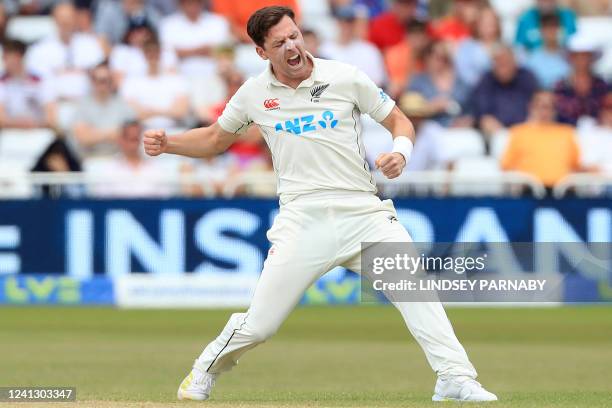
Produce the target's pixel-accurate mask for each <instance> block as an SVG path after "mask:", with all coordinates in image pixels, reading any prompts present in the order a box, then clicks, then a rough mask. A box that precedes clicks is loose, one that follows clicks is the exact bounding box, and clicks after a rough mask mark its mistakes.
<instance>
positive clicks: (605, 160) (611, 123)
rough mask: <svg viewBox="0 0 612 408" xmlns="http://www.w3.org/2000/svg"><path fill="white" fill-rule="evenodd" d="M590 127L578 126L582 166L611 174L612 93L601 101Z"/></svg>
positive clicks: (582, 124)
mask: <svg viewBox="0 0 612 408" xmlns="http://www.w3.org/2000/svg"><path fill="white" fill-rule="evenodd" d="M594 122H595V123H592V124H590V125H588V126H587V125H584V122H582V123H581V124H579V126H578V134H579V136H580V139H581V146H584V151H583V152H582V153H583V154H582V165H583V166H584V167H585V168H588V169H589V170H592V171H596V172H601V173H605V174H608V175H611V174H612V160H611V159H610V158H611V157H612V92H609V93H608V94H607V95H606V96H605V97H604V99H603V102H602V105H601V109H600V110H599V118H598V120H597V121H594Z"/></svg>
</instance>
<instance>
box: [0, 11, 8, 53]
mask: <svg viewBox="0 0 612 408" xmlns="http://www.w3.org/2000/svg"><path fill="white" fill-rule="evenodd" d="M8 20H9V16H8V14H7V12H6V6H5V5H4V3H0V44H1V43H4V42H5V41H6V40H7V37H6V27H7V25H8Z"/></svg>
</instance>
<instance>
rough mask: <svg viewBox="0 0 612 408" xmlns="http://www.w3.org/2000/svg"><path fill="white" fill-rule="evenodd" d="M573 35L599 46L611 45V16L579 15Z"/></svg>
mask: <svg viewBox="0 0 612 408" xmlns="http://www.w3.org/2000/svg"><path fill="white" fill-rule="evenodd" d="M575 35H579V36H580V37H582V38H583V39H585V40H587V41H588V42H589V43H591V44H596V45H597V46H599V47H601V48H607V47H611V46H612V17H599V16H598V17H580V18H579V19H578V30H577V32H576V34H575Z"/></svg>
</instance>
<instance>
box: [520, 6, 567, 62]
mask: <svg viewBox="0 0 612 408" xmlns="http://www.w3.org/2000/svg"><path fill="white" fill-rule="evenodd" d="M544 14H556V15H557V16H558V17H559V22H560V23H561V30H560V33H559V36H560V42H561V44H562V46H565V45H566V44H567V41H568V39H569V37H570V36H571V35H572V34H574V33H575V32H576V14H575V13H574V12H573V11H572V10H571V9H568V8H566V7H561V6H559V5H558V4H557V0H537V3H536V5H535V6H534V7H532V8H530V9H528V10H527V11H525V12H524V13H523V14H522V15H521V16H520V17H519V21H518V28H517V30H516V40H515V41H516V44H517V45H519V46H522V47H524V48H525V49H527V50H528V51H531V50H534V49H536V48H539V47H541V46H542V45H543V43H544V40H543V38H542V31H541V18H542V15H544Z"/></svg>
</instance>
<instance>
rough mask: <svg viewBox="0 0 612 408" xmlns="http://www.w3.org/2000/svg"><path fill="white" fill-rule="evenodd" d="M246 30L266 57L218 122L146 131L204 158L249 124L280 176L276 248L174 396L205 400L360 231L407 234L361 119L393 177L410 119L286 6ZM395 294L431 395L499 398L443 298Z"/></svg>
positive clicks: (262, 13) (348, 258) (354, 244)
mask: <svg viewBox="0 0 612 408" xmlns="http://www.w3.org/2000/svg"><path fill="white" fill-rule="evenodd" d="M247 31H248V34H249V36H250V37H251V39H252V40H253V42H254V43H255V45H256V51H257V54H258V55H259V56H260V57H261V58H263V59H264V60H268V61H269V65H268V68H267V69H266V70H265V71H264V72H262V73H261V74H260V75H259V76H257V77H255V78H251V79H249V80H247V81H246V82H245V83H244V84H243V85H242V87H241V88H240V89H239V90H238V91H237V92H236V94H235V95H234V96H233V97H232V99H231V100H230V102H229V103H228V104H227V106H226V107H225V110H224V112H223V114H222V115H221V116H220V117H219V119H218V120H217V122H216V123H214V124H213V125H211V126H209V127H203V128H198V129H193V130H189V131H187V132H185V133H183V134H181V135H177V136H170V137H168V136H166V134H165V132H164V131H163V130H148V131H146V132H145V134H144V146H145V150H146V152H147V153H148V154H149V155H151V156H157V155H160V154H162V153H171V154H179V155H184V156H190V157H212V156H215V155H218V154H220V153H222V152H224V151H225V150H227V149H228V148H229V147H230V146H231V145H232V143H234V142H235V141H236V140H237V138H238V137H239V135H240V134H241V133H243V132H244V131H245V130H246V129H247V128H248V127H249V126H251V125H256V126H258V127H259V129H260V130H261V132H262V134H263V137H264V139H265V140H266V142H267V144H268V146H269V148H270V151H271V152H272V160H273V164H274V170H275V172H276V175H277V177H278V194H279V197H280V200H279V201H280V211H279V214H278V215H277V217H276V218H275V220H274V223H273V225H272V227H271V229H270V230H269V231H268V232H267V237H268V239H269V240H270V242H271V243H272V247H271V248H270V251H269V253H268V257H267V259H266V260H265V262H264V266H263V271H262V273H261V276H260V278H259V282H258V284H257V287H256V289H255V293H254V295H253V299H252V302H251V306H250V307H249V309H248V311H247V312H246V313H236V314H233V315H232V316H231V317H230V319H229V321H228V322H227V324H226V326H225V328H224V329H223V330H222V331H221V334H219V336H218V337H217V338H216V339H215V340H213V341H212V342H211V343H210V344H208V345H207V346H206V347H205V348H204V351H203V352H202V354H201V355H200V356H199V357H198V358H197V359H196V360H195V363H194V365H193V368H192V370H191V372H190V373H189V375H188V376H187V377H186V378H185V379H184V380H183V382H182V383H181V385H180V387H179V390H178V398H179V399H189V400H205V399H208V397H209V396H210V393H211V389H212V387H213V385H214V383H215V380H216V379H217V378H218V377H219V375H221V374H222V373H224V372H226V371H229V370H230V369H232V367H233V366H234V365H236V363H237V362H238V359H239V358H240V356H241V355H242V354H244V353H245V352H246V351H248V350H250V349H252V348H253V347H255V346H257V345H258V344H261V343H263V342H264V341H266V339H268V338H269V337H270V336H272V335H273V334H274V333H275V332H276V331H277V330H278V328H279V326H280V325H281V324H282V322H283V321H284V320H285V319H286V318H287V316H288V314H289V313H290V312H291V310H293V308H294V307H295V306H296V305H297V303H298V302H299V301H300V299H301V298H302V295H303V294H304V292H305V290H306V289H307V288H308V287H309V286H310V285H311V284H312V283H314V282H315V281H316V280H317V279H318V278H319V277H321V276H322V275H323V274H325V273H326V272H327V271H329V270H331V269H332V268H334V267H336V266H344V267H346V268H348V269H351V270H353V271H355V272H358V273H360V272H361V262H360V249H361V243H362V242H411V241H412V239H411V238H410V236H409V235H408V232H407V231H406V230H405V229H404V228H403V227H402V225H401V224H400V223H398V222H397V221H396V216H397V214H396V211H395V208H394V207H393V203H392V202H391V201H390V200H384V201H381V200H380V199H379V198H378V197H377V196H376V195H375V193H376V186H375V184H374V180H373V178H372V175H371V173H370V169H369V168H368V164H367V162H366V160H365V153H364V146H363V140H362V136H361V124H360V120H359V117H360V114H361V113H366V114H368V115H370V116H371V117H372V118H373V119H375V120H376V121H378V122H380V123H381V124H382V125H383V126H384V127H385V128H387V129H388V130H389V132H391V134H392V135H393V151H391V152H389V153H385V154H381V155H380V156H379V157H378V158H377V160H376V166H377V167H378V168H379V169H380V170H381V171H382V173H383V174H384V175H385V176H386V177H388V178H395V177H397V176H399V175H400V174H401V172H402V170H403V169H404V167H405V166H406V162H407V161H408V160H409V159H410V154H411V152H412V146H413V140H414V129H413V127H412V124H411V122H410V121H409V120H408V118H406V116H404V114H403V113H402V112H401V111H400V110H399V109H398V108H397V107H396V106H395V102H394V101H393V100H391V99H390V98H389V97H388V96H387V95H386V94H385V93H384V92H383V91H382V90H381V89H379V88H378V87H377V86H376V85H375V84H374V83H373V82H372V81H371V80H370V79H369V78H368V77H367V76H366V75H365V74H363V73H362V72H360V71H359V70H357V69H356V68H355V67H353V66H350V65H346V64H342V63H339V62H335V61H329V60H322V59H318V58H314V57H313V56H312V55H310V54H309V53H307V52H306V50H305V49H304V41H303V38H302V34H301V32H300V30H299V28H298V27H297V25H296V24H295V22H294V13H293V11H292V10H291V9H289V8H286V7H280V6H272V7H265V8H262V9H260V10H258V11H257V12H255V13H254V14H253V15H252V16H251V17H250V19H249V21H248V23H247ZM393 304H394V305H395V307H397V308H398V309H399V311H400V313H401V314H402V316H403V318H404V320H405V322H406V325H407V326H408V329H409V330H410V332H411V333H412V335H413V336H414V337H415V338H416V340H417V342H418V343H419V345H420V346H421V347H422V349H423V350H424V352H425V356H426V357H427V360H428V362H429V364H430V365H431V367H432V368H433V370H434V371H435V372H436V374H437V375H438V380H437V382H436V385H435V390H434V396H433V398H432V399H433V400H434V401H443V400H463V401H494V400H496V399H497V397H496V396H495V395H494V394H492V393H490V392H488V391H487V390H485V389H484V388H483V387H482V386H481V385H480V384H479V383H478V382H476V380H475V378H476V370H475V369H474V367H473V366H472V364H471V363H470V361H469V359H468V357H467V355H466V353H465V350H464V349H463V347H462V346H461V344H460V343H459V341H458V340H457V338H456V336H455V333H454V331H453V328H452V326H451V324H450V322H449V320H448V318H447V317H446V313H445V312H444V309H443V308H442V305H441V304H440V303H439V302H393Z"/></svg>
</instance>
